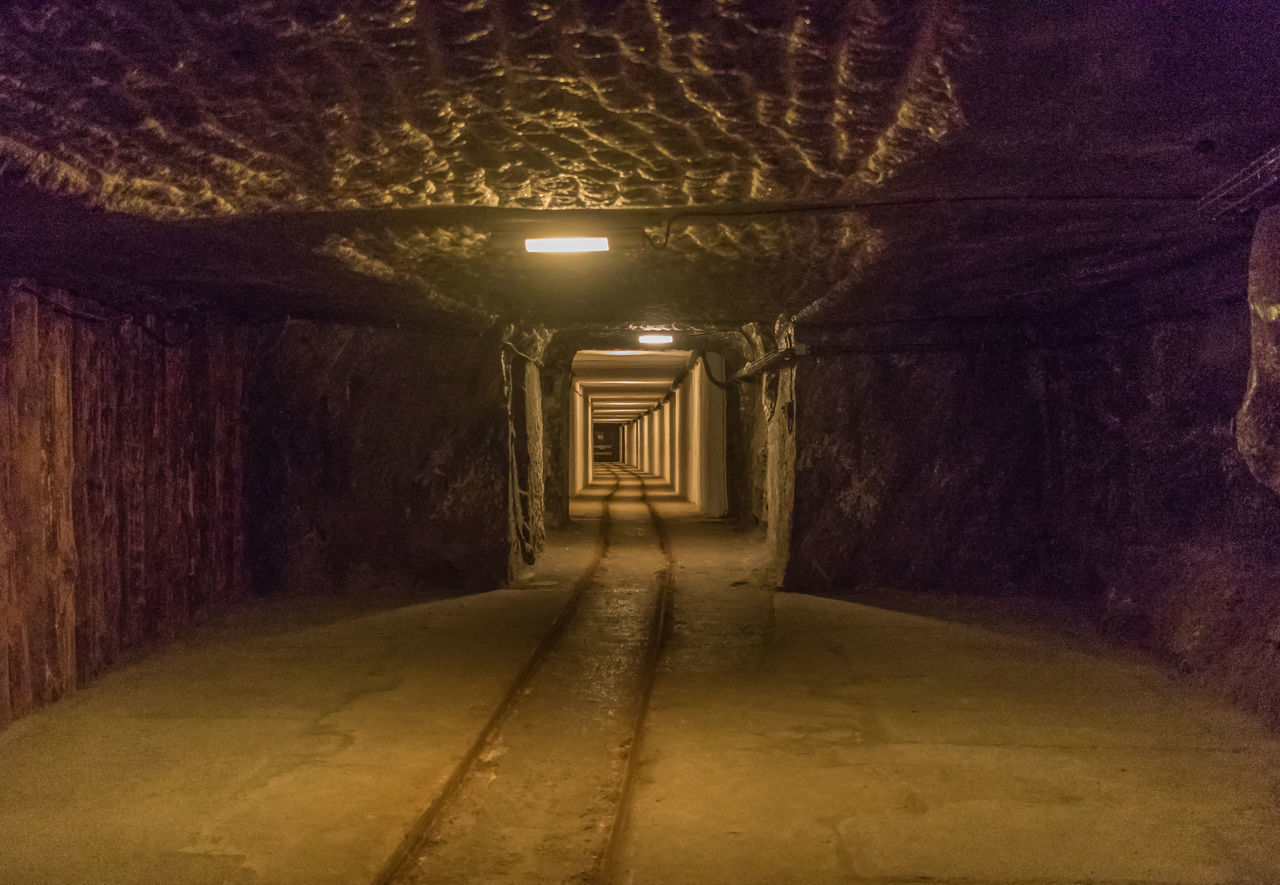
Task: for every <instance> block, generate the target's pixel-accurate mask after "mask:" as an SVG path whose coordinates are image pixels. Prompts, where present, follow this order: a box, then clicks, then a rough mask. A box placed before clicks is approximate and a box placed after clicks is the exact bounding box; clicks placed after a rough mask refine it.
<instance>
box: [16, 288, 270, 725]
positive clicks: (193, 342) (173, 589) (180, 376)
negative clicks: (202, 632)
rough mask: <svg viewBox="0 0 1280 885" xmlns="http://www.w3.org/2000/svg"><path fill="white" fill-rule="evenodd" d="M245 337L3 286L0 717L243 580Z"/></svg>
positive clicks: (55, 692) (184, 620)
mask: <svg viewBox="0 0 1280 885" xmlns="http://www.w3.org/2000/svg"><path fill="white" fill-rule="evenodd" d="M245 353H246V347H245V336H244V332H243V331H242V330H239V329H235V328H232V327H228V326H224V325H219V324H210V325H209V326H208V327H207V328H204V329H202V330H197V332H196V334H195V335H194V336H191V335H189V333H188V332H187V331H186V330H175V329H166V328H163V327H162V325H161V324H160V323H158V322H156V321H154V320H147V321H146V323H145V324H139V323H138V322H135V321H132V320H129V319H120V318H114V317H101V318H95V317H94V316H93V314H92V309H91V306H86V305H84V304H81V303H79V302H78V301H77V300H75V299H73V298H71V297H70V296H67V295H66V294H64V293H58V292H53V291H48V290H36V289H33V288H32V287H30V286H28V285H26V284H23V285H13V284H10V285H7V286H0V724H3V723H4V722H6V721H8V720H10V719H12V718H15V717H17V716H20V715H23V714H25V713H28V712H30V711H31V710H33V709H35V708H36V707H38V706H40V705H42V704H45V703H48V702H50V701H52V700H55V699H56V698H57V697H59V696H61V695H62V694H64V693H66V692H67V691H69V690H70V689H71V688H73V687H74V685H75V684H76V682H77V681H78V682H79V683H81V684H83V683H84V682H85V681H86V680H88V679H90V678H92V677H93V676H94V675H96V674H98V673H100V672H102V671H103V670H105V669H107V668H109V667H111V666H112V665H113V664H114V663H116V662H117V661H119V660H120V657H121V655H122V654H123V653H124V652H126V651H128V650H132V649H137V648H140V647H143V646H145V645H146V644H148V643H151V642H153V641H156V640H160V639H164V638H167V637H170V636H173V635H174V634H175V633H177V632H178V631H180V630H182V629H183V628H184V627H185V626H186V625H188V624H189V623H190V622H191V621H192V619H193V618H194V617H196V616H198V615H199V614H200V613H201V612H202V611H203V610H204V609H205V608H206V607H207V606H209V605H211V604H214V603H218V602H227V601H232V600H235V599H238V598H240V597H242V596H243V595H244V594H245V589H246V588H245V575H246V570H245V567H244V547H245V540H244V539H245V526H244V506H243V481H244V480H243V471H244V463H245V458H244V446H245V443H246V433H245V429H244V419H243V395H244V358H245Z"/></svg>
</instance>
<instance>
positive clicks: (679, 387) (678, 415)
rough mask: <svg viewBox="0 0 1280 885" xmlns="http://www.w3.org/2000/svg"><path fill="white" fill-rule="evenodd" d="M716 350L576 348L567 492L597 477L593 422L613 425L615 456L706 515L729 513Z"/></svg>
mask: <svg viewBox="0 0 1280 885" xmlns="http://www.w3.org/2000/svg"><path fill="white" fill-rule="evenodd" d="M708 371H710V372H711V373H712V374H714V375H717V376H719V375H722V374H723V372H724V360H723V358H722V357H720V355H718V354H715V353H696V354H695V353H694V352H692V351H688V350H655V351H633V350H580V351H578V352H577V354H575V356H574V358H573V389H572V399H573V406H572V409H571V414H570V418H571V427H570V433H569V447H570V453H569V457H570V463H571V464H572V466H573V469H572V480H571V483H570V494H572V495H577V494H579V493H580V492H582V491H583V489H585V488H586V487H587V485H589V484H590V483H591V482H593V481H594V480H595V478H596V467H595V465H596V463H597V461H596V459H595V439H594V437H595V426H596V425H597V424H616V425H618V432H619V437H620V439H619V446H620V452H619V455H620V460H621V461H622V462H623V463H626V464H630V465H632V466H634V467H637V468H639V469H641V470H644V471H646V472H648V473H652V474H653V475H655V476H658V477H661V478H662V479H663V480H664V481H665V482H667V483H669V484H670V486H671V488H672V489H673V490H674V491H675V493H676V494H677V495H679V496H680V497H682V498H684V499H686V500H687V501H689V502H690V503H691V504H692V505H693V506H694V507H696V508H697V510H698V511H699V512H700V513H702V514H703V515H705V516H711V517H722V516H725V515H726V514H727V512H728V489H727V479H726V456H725V447H726V429H725V424H726V412H725V409H726V403H725V395H724V391H723V390H721V389H720V388H719V387H717V386H716V385H715V384H713V383H712V382H711V380H710V378H708V375H707V373H708Z"/></svg>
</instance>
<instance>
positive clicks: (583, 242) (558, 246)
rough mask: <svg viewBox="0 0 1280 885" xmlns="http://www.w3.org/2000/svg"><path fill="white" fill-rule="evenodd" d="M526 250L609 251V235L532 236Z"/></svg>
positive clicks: (525, 242)
mask: <svg viewBox="0 0 1280 885" xmlns="http://www.w3.org/2000/svg"><path fill="white" fill-rule="evenodd" d="M524 250H525V251H526V252H559V253H564V252H608V251H609V238H608V237H530V238H528V239H526V240H525V241H524Z"/></svg>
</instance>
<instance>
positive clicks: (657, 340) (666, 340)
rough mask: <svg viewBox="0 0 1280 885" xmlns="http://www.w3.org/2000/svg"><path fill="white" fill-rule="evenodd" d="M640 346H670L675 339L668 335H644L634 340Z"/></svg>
mask: <svg viewBox="0 0 1280 885" xmlns="http://www.w3.org/2000/svg"><path fill="white" fill-rule="evenodd" d="M636 340H637V341H639V342H640V343H641V344H670V343H671V342H672V341H674V340H675V338H673V337H671V336H670V335H655V334H645V335H641V336H640V337H639V338H637V339H636Z"/></svg>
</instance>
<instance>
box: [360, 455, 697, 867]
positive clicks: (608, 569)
mask: <svg viewBox="0 0 1280 885" xmlns="http://www.w3.org/2000/svg"><path fill="white" fill-rule="evenodd" d="M601 466H603V467H604V469H605V470H607V471H608V473H609V474H610V475H611V477H612V479H613V486H612V488H611V489H610V491H609V492H608V494H607V495H606V496H605V497H604V499H603V501H602V502H601V518H600V531H599V534H598V536H597V539H596V549H595V554H594V556H593V558H592V561H591V562H590V564H589V565H588V566H587V568H586V569H585V570H584V571H583V573H582V574H581V575H580V576H579V577H578V579H577V580H576V581H575V582H574V586H573V588H572V590H571V591H570V594H569V597H568V599H567V600H566V602H565V604H564V606H563V608H562V609H561V611H560V612H559V614H558V615H557V617H556V619H555V620H554V621H553V623H552V625H551V626H550V628H549V629H548V630H547V632H546V634H545V635H544V636H543V637H542V639H541V640H540V641H539V643H538V645H537V646H536V647H535V649H534V651H533V652H532V654H531V655H530V657H529V659H528V661H526V663H525V664H524V666H523V667H522V668H521V670H520V672H519V673H518V674H517V675H516V677H515V678H514V679H513V680H512V683H511V685H510V687H509V688H508V690H507V692H506V693H505V695H504V696H503V698H502V700H501V701H500V702H499V703H498V705H497V707H496V708H495V709H494V711H493V713H492V714H491V715H490V717H489V719H488V720H487V722H486V724H485V725H484V727H483V728H481V730H480V731H479V733H478V734H477V735H476V738H475V740H474V741H473V742H472V744H471V746H470V747H469V748H468V750H467V752H466V753H465V754H464V755H463V757H462V758H461V760H460V761H459V763H458V765H457V766H456V767H455V769H454V770H453V772H452V773H451V775H450V776H449V778H448V779H447V780H446V782H445V784H444V786H443V787H442V789H441V790H440V792H439V793H438V794H437V795H436V796H435V798H434V799H433V801H432V802H431V804H430V805H429V806H428V807H427V809H426V810H425V811H424V812H423V814H422V815H421V816H420V817H419V818H418V820H417V821H416V822H415V824H414V826H413V827H412V828H411V829H410V831H409V832H408V833H407V834H406V836H405V838H404V839H403V840H402V842H401V844H400V845H399V847H398V848H397V849H396V851H395V852H394V853H393V854H392V856H391V857H390V858H389V859H388V860H387V862H386V863H385V864H384V865H383V868H382V869H381V870H380V871H379V873H378V875H377V877H376V878H375V879H374V883H375V885H392V883H395V885H406V883H421V882H432V883H455V882H456V883H463V882H502V881H517V880H518V881H531V880H535V881H576V882H608V881H610V879H611V877H612V875H613V869H614V865H615V862H616V858H617V854H618V847H619V844H620V840H621V836H622V834H623V832H624V828H625V826H626V819H627V811H628V808H629V805H630V797H631V791H632V782H633V780H634V773H635V766H636V760H637V759H638V757H639V748H640V740H641V734H642V732H643V727H644V721H645V714H646V711H647V709H648V705H649V696H650V693H651V691H652V688H653V682H654V678H655V675H656V671H657V665H658V659H659V655H660V653H661V648H662V643H663V639H664V636H665V633H666V630H667V628H668V624H669V616H668V610H669V607H670V596H671V586H672V577H673V573H674V559H673V558H672V555H671V545H670V541H669V538H668V535H667V531H666V527H665V525H664V523H663V521H662V518H661V516H660V515H659V513H658V512H657V509H656V508H655V507H654V506H653V503H652V501H651V500H650V499H649V495H648V489H647V481H646V479H645V477H643V476H642V475H641V474H640V473H639V472H637V471H636V470H634V469H632V468H628V467H622V466H613V465H601ZM634 492H638V496H637V495H635V494H634ZM620 493H621V494H620ZM619 517H621V519H620V518H619ZM620 527H626V528H627V529H628V531H627V532H626V534H625V535H624V534H622V533H621V532H619V528H620Z"/></svg>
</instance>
